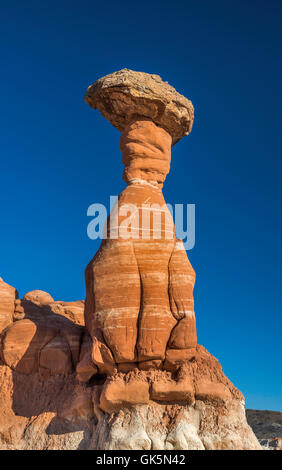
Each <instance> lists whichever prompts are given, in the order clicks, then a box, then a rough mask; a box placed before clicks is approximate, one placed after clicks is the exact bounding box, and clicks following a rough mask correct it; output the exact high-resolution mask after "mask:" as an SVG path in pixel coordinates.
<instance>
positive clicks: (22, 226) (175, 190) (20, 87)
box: [0, 0, 282, 411]
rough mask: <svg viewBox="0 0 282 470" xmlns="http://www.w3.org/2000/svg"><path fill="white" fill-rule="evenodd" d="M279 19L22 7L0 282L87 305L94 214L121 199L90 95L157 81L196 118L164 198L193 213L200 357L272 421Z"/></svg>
mask: <svg viewBox="0 0 282 470" xmlns="http://www.w3.org/2000/svg"><path fill="white" fill-rule="evenodd" d="M281 16H282V4H281V2H280V1H279V0H277V1H274V0H269V1H267V2H266V1H261V0H252V1H250V0H244V1H242V0H241V1H238V0H236V1H233V0H229V1H226V0H225V1H219V0H213V1H210V0H198V1H194V0H193V1H189V0H186V1H184V0H183V1H179V0H174V1H169V2H168V1H163V0H151V1H148V0H147V1H146V0H145V1H142V2H133V1H122V2H117V1H111V0H108V1H106V2H95V1H85V0H80V1H71V0H68V1H64V0H63V1H62V0H61V1H60V0H59V1H58V0H57V1H53V0H49V1H46V2H39V1H33V0H32V1H30V0H27V1H25V2H23V1H19V0H16V1H13V2H6V4H5V5H4V3H3V4H2V6H1V28H0V36H1V38H0V39H1V47H2V51H1V74H0V81H1V113H0V128H1V136H0V139H1V140H0V151H1V166H0V168H1V186H0V198H1V199H0V200H1V230H0V238H1V243H0V276H2V277H3V279H4V280H5V281H6V282H8V283H10V284H12V285H14V286H15V287H17V289H18V290H19V293H20V296H21V297H22V296H23V295H24V293H25V292H27V291H29V290H33V289H42V290H45V291H48V292H50V293H51V294H52V295H53V297H54V298H55V299H57V300H60V299H61V300H75V299H80V298H84V296H85V287H84V268H85V266H86V264H87V263H88V261H89V260H90V259H91V258H92V256H93V255H94V253H95V252H96V250H97V249H98V246H99V244H98V243H97V242H96V241H91V240H89V239H88V238H87V233H86V229H87V224H88V222H89V219H88V218H87V216H86V211H87V208H88V206H89V205H90V204H92V203H94V202H100V203H104V204H106V205H107V206H108V205H109V195H110V194H111V195H117V194H119V192H120V191H121V190H122V189H123V188H124V186H125V185H124V183H123V181H122V178H121V176H122V164H121V154H120V151H119V132H118V131H117V130H116V129H114V128H113V127H112V126H111V125H110V124H109V123H108V122H107V121H106V120H105V119H103V118H102V117H101V116H100V114H99V113H98V112H96V111H94V110H91V109H90V108H89V107H88V106H87V105H86V104H85V103H84V101H83V96H84V93H85V90H86V88H87V86H88V85H89V84H90V83H92V82H94V81H95V80H96V79H97V78H99V77H101V76H103V75H106V74H108V73H111V72H113V71H115V70H119V69H121V68H124V67H126V68H131V69H134V70H141V71H145V72H149V73H157V74H159V75H161V77H162V78H163V79H164V80H166V81H168V82H169V83H170V84H172V85H173V86H175V87H176V89H177V90H178V91H179V92H181V93H183V94H184V95H185V96H187V97H188V98H190V99H191V100H192V102H193V104H194V106H195V124H194V128H193V131H192V133H191V135H190V136H189V137H186V138H184V139H182V141H181V142H179V143H178V144H176V146H175V147H174V149H173V152H172V167H171V173H170V175H169V176H168V178H167V180H166V183H165V187H164V194H165V197H166V200H167V201H168V202H170V203H172V204H173V203H184V204H186V203H195V204H196V245H195V248H194V249H193V250H192V251H190V252H189V257H190V260H191V262H192V264H193V266H194V268H195V270H196V273H197V280H196V288H195V301H196V315H197V325H198V338H199V343H201V344H203V345H204V346H205V347H206V348H207V349H208V350H209V351H210V352H211V353H212V354H214V355H215V356H216V357H218V359H219V360H220V362H221V363H222V365H223V369H224V371H225V373H226V374H227V375H228V376H229V378H230V379H231V380H232V381H233V382H234V383H235V384H236V385H237V386H238V388H239V389H241V390H242V391H243V393H244V394H245V396H246V403H247V406H248V407H251V408H261V409H273V410H280V411H282V393H281V391H282V379H281V331H282V319H281V312H282V302H281V292H282V275H281V265H282V247H281V239H282V222H281V202H282V189H281V186H282V185H281V170H282V160H281V156H282V155H281V153H282V152H281V147H282V145H281V140H282V139H281V109H282V86H281V83H282V79H281V69H282V64H281V49H282V40H281Z"/></svg>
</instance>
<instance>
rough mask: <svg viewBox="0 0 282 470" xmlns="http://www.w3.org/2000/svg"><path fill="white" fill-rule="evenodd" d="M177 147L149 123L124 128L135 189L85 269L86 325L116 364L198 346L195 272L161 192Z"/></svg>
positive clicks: (145, 365)
mask: <svg viewBox="0 0 282 470" xmlns="http://www.w3.org/2000/svg"><path fill="white" fill-rule="evenodd" d="M170 142H171V139H170V136H169V135H168V134H167V133H166V131H164V129H161V128H159V127H157V126H156V125H155V124H154V123H153V122H151V121H149V120H146V119H143V120H139V121H136V122H133V123H131V124H130V125H129V126H128V127H127V128H126V129H125V131H124V135H123V136H122V142H121V148H122V149H123V151H124V153H125V156H124V162H125V164H126V165H127V170H126V175H127V176H126V180H127V181H129V182H130V183H131V184H129V186H127V188H126V189H125V190H124V191H123V192H122V193H121V195H120V196H119V211H118V212H115V209H114V211H113V212H114V213H113V214H111V216H110V218H109V220H108V224H107V235H108V237H107V238H106V239H104V240H103V242H102V244H101V247H100V249H99V251H98V252H97V254H96V255H95V257H94V258H93V260H92V261H91V262H90V263H89V265H88V266H87V268H86V272H85V279H86V291H87V297H86V304H85V322H86V326H87V328H88V330H89V332H90V334H91V336H92V337H93V338H94V336H95V334H94V329H95V330H96V332H99V335H100V336H101V337H102V338H103V340H102V343H103V344H105V345H106V346H107V347H108V348H109V350H110V352H111V353H112V355H113V357H114V360H115V362H116V363H117V364H121V363H124V364H126V363H130V362H132V363H134V364H135V363H136V362H138V363H139V367H140V368H141V369H150V368H154V367H155V368H159V367H160V365H161V363H162V361H163V360H164V359H165V351H166V347H167V344H168V343H169V345H170V347H171V348H174V349H185V348H187V347H192V346H193V347H194V346H195V345H196V343H197V339H196V324H195V316H194V302H193V287H194V281H195V273H194V270H193V268H192V267H191V265H190V263H189V261H188V258H187V255H186V252H185V250H184V248H183V245H182V242H179V241H176V239H175V234H174V226H173V220H172V218H171V215H170V212H169V210H168V208H167V206H166V204H165V200H164V198H163V195H162V192H161V189H160V185H161V183H162V181H163V180H164V178H165V175H166V173H167V172H168V170H169V162H170ZM136 154H138V156H137V157H136ZM138 159H140V160H138ZM162 161H163V162H164V167H163V170H162V167H161V162H162ZM154 163H156V164H155V166H154ZM148 168H149V171H148V172H147V170H148ZM146 169H147V170H146ZM136 171H137V173H136ZM143 173H144V174H143ZM140 179H141V182H140V181H139V180H140ZM146 182H148V184H146ZM154 183H155V185H154ZM148 203H149V204H148ZM144 207H145V211H144ZM131 208H133V209H132V210H133V213H132V212H130V209H131ZM128 214H130V216H131V219H130V224H129V225H127V226H125V221H126V220H127V219H128ZM147 216H148V222H149V225H146V224H145V223H144V220H145V218H146V217H147ZM146 230H147V231H146ZM113 233H114V234H116V239H113V238H112V236H111V235H112V234H113ZM141 293H142V295H141ZM99 341H101V340H99ZM98 344H99V343H98ZM93 361H94V362H95V359H94V357H93ZM95 363H96V365H97V366H98V368H99V365H98V363H97V362H95ZM126 367H127V366H124V368H123V370H126ZM127 369H128V367H127ZM99 370H100V368H99ZM128 370H129V369H128Z"/></svg>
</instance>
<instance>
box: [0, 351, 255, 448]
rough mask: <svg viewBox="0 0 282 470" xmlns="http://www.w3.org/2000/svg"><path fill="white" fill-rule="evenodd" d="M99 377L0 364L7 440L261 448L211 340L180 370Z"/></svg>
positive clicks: (1, 421)
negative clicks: (87, 380) (82, 379)
mask: <svg viewBox="0 0 282 470" xmlns="http://www.w3.org/2000/svg"><path fill="white" fill-rule="evenodd" d="M204 364H205V365H208V364H209V365H210V369H209V370H210V373H209V375H206V372H205V373H204V374H203V370H202V367H203V365H204ZM192 371H193V372H192ZM96 377H97V378H96V379H95V381H94V382H92V383H91V386H89V385H88V386H85V385H83V384H80V383H78V382H77V379H76V377H75V375H74V373H70V374H69V375H67V376H63V375H60V374H59V373H58V374H57V375H48V376H44V377H42V376H41V375H40V374H38V373H33V374H30V375H29V377H28V379H27V377H26V375H23V374H21V373H19V372H17V371H13V370H12V369H11V368H10V367H7V366H4V365H2V366H0V448H1V449H96V450H97V449H101V450H126V449H129V450H130V449H132V450H139V449H140V450H149V449H153V450H162V449H163V450H173V449H175V450H189V449H194V450H197V449H198V450H204V449H210V450H213V449H214V450H215V449H219V450H220V449H260V445H259V443H258V441H257V439H256V437H255V435H254V434H253V432H252V431H251V429H250V427H249V426H248V424H247V422H246V418H245V408H244V401H243V397H242V395H241V394H240V392H238V390H237V389H236V388H235V387H234V386H233V385H232V384H231V383H230V382H229V381H228V379H227V378H226V376H225V375H224V373H223V372H222V370H221V366H220V364H219V363H218V361H217V360H216V359H215V358H214V357H213V356H211V355H210V354H209V353H208V352H207V351H206V350H205V349H204V348H203V347H200V346H198V348H197V351H196V353H195V358H194V359H193V360H191V361H190V364H189V365H188V366H187V368H185V369H184V370H181V371H179V372H178V373H177V374H173V373H171V372H165V371H161V370H156V371H140V370H138V369H137V368H136V369H135V370H133V371H131V372H130V373H126V374H124V373H121V372H118V371H116V372H115V373H114V375H113V376H111V377H108V378H107V379H106V381H105V378H103V377H100V378H99V377H98V376H96ZM199 383H202V384H203V386H202V388H201V387H200V389H199V387H198V384H199Z"/></svg>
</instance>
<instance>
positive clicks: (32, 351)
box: [0, 283, 85, 377]
mask: <svg viewBox="0 0 282 470" xmlns="http://www.w3.org/2000/svg"><path fill="white" fill-rule="evenodd" d="M3 284H4V283H3ZM5 286H7V287H5V291H6V292H9V293H14V297H12V298H11V301H10V312H9V318H10V323H9V324H7V325H6V328H4V329H3V331H2V334H1V336H0V357H1V359H2V361H3V362H4V363H5V364H6V365H7V366H9V367H10V368H11V369H12V370H14V371H16V372H19V373H21V374H26V375H30V374H35V373H39V374H40V375H41V376H42V377H46V376H49V375H57V374H61V375H69V374H71V373H73V371H74V370H75V368H76V366H77V364H78V362H79V360H80V349H81V343H82V339H83V335H84V332H85V329H84V328H83V325H81V323H82V322H83V320H82V319H81V316H82V315H83V311H84V302H80V301H78V302H55V301H54V300H53V298H52V297H51V296H50V294H48V293H47V292H44V291H38V290H36V291H32V292H28V293H27V294H25V295H24V297H23V299H21V300H20V299H15V292H16V291H15V289H13V288H12V287H10V286H8V285H7V284H6V285H5ZM0 305H1V304H0ZM3 305H4V306H5V308H6V305H7V302H3ZM0 308H1V307H0ZM70 318H71V319H70Z"/></svg>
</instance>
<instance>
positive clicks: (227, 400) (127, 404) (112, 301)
mask: <svg viewBox="0 0 282 470" xmlns="http://www.w3.org/2000/svg"><path fill="white" fill-rule="evenodd" d="M85 99H86V101H87V102H88V103H89V104H90V106H92V107H94V108H97V109H99V110H100V111H101V113H102V114H103V115H104V116H105V117H106V118H107V119H109V121H110V122H111V123H112V124H113V125H114V126H116V127H117V128H118V129H119V130H120V131H121V132H122V136H121V143H120V144H121V151H122V154H123V163H124V166H125V170H124V180H125V181H126V183H127V187H126V188H125V190H124V191H123V192H122V193H121V194H120V196H119V200H118V204H117V205H116V206H115V207H114V208H113V210H112V212H111V214H110V216H109V220H108V222H107V226H106V228H105V231H104V235H105V237H104V239H103V241H102V244H101V247H100V249H99V250H98V252H97V253H96V255H95V256H94V258H93V259H92V260H91V261H90V263H89V264H88V266H87V268H86V271H85V280H86V291H87V296H86V301H85V308H83V307H84V304H83V302H72V303H70V302H69V303H67V302H56V301H54V300H53V298H52V297H51V296H50V295H49V294H47V293H45V292H42V291H32V292H29V293H27V294H26V295H25V296H24V297H23V299H21V300H19V299H16V292H15V290H13V289H12V288H9V286H7V285H5V286H4V285H3V289H2V291H1V290H0V294H1V292H3V294H2V298H3V301H4V303H5V305H6V306H8V307H5V310H2V311H4V316H3V315H2V317H1V318H4V319H5V321H6V320H7V321H6V323H4V326H3V331H2V334H1V336H0V357H1V360H2V363H0V448H2V449H101V450H111V449H112V450H124V449H136V450H137V449H140V450H147V449H154V450H173V449H175V450H190V449H191V450H192V449H198V450H204V449H260V445H259V443H258V441H257V439H256V437H255V435H254V434H253V432H252V430H251V428H250V427H249V426H248V424H247V421H246V417H245V408H244V399H243V396H242V394H241V393H240V392H239V391H238V390H237V389H236V388H235V387H234V386H233V385H232V384H231V382H230V381H229V380H228V378H227V377H226V376H225V375H224V373H223V371H222V368H221V365H220V364H219V362H218V361H217V359H216V358H215V357H213V356H212V355H211V354H210V353H209V352H208V351H206V350H205V349H204V348H203V347H202V346H200V345H198V344H197V333H196V319H195V314H194V299H193V288H194V283H195V272H194V270H193V268H192V266H191V264H190V262H189V260H188V257H187V254H186V251H185V249H184V246H183V243H182V241H181V240H177V239H176V235H175V230H174V224H173V220H172V216H171V214H170V211H169V209H168V207H167V206H166V203H165V200H164V198H163V194H162V185H163V182H164V180H165V178H166V175H167V174H168V172H169V169H170V159H171V145H173V144H174V143H175V142H177V141H178V140H179V139H180V138H181V137H182V136H184V135H187V134H188V133H189V132H190V130H191V127H192V123H193V106H192V103H191V102H190V101H189V100H187V99H186V98H185V97H183V96H181V95H179V94H178V93H177V92H176V91H175V90H174V88H172V87H170V86H169V85H168V84H167V83H164V82H162V80H161V79H160V77H158V76H155V75H152V76H151V75H148V74H143V73H140V72H133V71H129V70H126V69H125V70H122V71H120V72H117V73H114V74H111V75H109V76H107V77H104V78H103V79H100V80H98V81H97V82H96V83H95V84H94V85H92V86H91V87H90V88H89V89H88V91H87V94H86V97H85ZM0 287H1V286H0ZM0 300H1V297H0ZM83 311H84V318H85V326H84V321H83V317H82V315H83ZM0 312H1V310H0ZM5 312H6V313H5Z"/></svg>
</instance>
